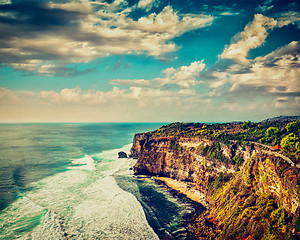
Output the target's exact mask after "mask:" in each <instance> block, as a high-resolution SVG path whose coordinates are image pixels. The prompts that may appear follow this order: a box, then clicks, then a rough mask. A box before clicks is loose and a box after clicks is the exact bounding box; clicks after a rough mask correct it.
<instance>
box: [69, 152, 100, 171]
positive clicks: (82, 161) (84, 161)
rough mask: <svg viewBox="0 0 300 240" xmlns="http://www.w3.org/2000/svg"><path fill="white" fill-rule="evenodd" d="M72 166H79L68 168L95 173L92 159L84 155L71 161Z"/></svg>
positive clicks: (94, 164)
mask: <svg viewBox="0 0 300 240" xmlns="http://www.w3.org/2000/svg"><path fill="white" fill-rule="evenodd" d="M72 163H73V164H78V165H81V166H76V167H68V168H69V169H81V170H90V171H96V163H95V161H94V159H93V158H92V157H90V156H89V155H87V154H85V155H84V157H83V158H79V159H75V160H72Z"/></svg>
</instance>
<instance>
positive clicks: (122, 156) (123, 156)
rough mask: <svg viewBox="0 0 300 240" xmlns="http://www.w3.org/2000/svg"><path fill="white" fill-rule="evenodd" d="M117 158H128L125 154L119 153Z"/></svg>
mask: <svg viewBox="0 0 300 240" xmlns="http://www.w3.org/2000/svg"><path fill="white" fill-rule="evenodd" d="M118 156H119V158H128V157H127V154H126V153H125V152H119V153H118Z"/></svg>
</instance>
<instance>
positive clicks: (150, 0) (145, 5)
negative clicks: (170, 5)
mask: <svg viewBox="0 0 300 240" xmlns="http://www.w3.org/2000/svg"><path fill="white" fill-rule="evenodd" d="M158 4H159V1H157V0H140V1H139V2H138V4H137V7H138V8H142V9H145V10H146V11H150V10H151V8H152V7H154V6H157V5H158Z"/></svg>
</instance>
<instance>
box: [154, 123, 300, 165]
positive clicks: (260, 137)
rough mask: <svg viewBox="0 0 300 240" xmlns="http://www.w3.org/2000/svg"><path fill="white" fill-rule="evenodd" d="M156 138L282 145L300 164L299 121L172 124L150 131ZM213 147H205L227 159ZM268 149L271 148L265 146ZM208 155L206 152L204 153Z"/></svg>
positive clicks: (213, 156) (287, 154) (213, 153)
mask: <svg viewBox="0 0 300 240" xmlns="http://www.w3.org/2000/svg"><path fill="white" fill-rule="evenodd" d="M151 134H152V135H153V137H170V136H175V137H194V138H206V139H210V140H213V141H218V142H221V143H224V144H226V145H227V146H229V145H231V144H232V143H233V142H234V141H235V142H237V143H238V144H240V145H243V146H250V145H251V144H250V142H257V143H261V144H265V145H268V146H270V147H271V146H275V145H277V144H278V145H282V148H283V153H284V155H286V156H287V157H289V158H291V160H293V161H295V162H296V163H300V144H299V139H300V121H299V120H298V121H295V122H258V123H253V122H250V121H247V122H244V123H216V124H205V123H180V122H177V123H171V124H168V125H166V126H162V127H161V128H160V129H158V130H157V131H153V132H151ZM212 148H214V149H206V150H205V151H207V152H209V154H210V156H208V157H212V158H215V157H216V156H218V155H219V157H220V158H221V160H224V161H228V160H226V159H225V158H223V157H222V156H221V155H220V153H219V152H218V147H217V146H212ZM266 150H268V149H266ZM205 155H206V154H205ZM233 164H237V165H241V159H235V160H234V162H233Z"/></svg>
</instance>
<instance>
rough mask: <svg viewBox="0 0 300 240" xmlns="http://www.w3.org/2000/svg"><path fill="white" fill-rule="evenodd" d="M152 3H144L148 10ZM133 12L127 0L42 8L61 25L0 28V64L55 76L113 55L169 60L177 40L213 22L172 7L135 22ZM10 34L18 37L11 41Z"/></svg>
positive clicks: (29, 24) (75, 2)
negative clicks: (69, 66)
mask: <svg viewBox="0 0 300 240" xmlns="http://www.w3.org/2000/svg"><path fill="white" fill-rule="evenodd" d="M146 3H147V4H146ZM152 3H153V1H151V2H150V1H149V2H140V4H144V5H145V4H146V5H145V6H148V5H149V4H152ZM31 4H33V3H31ZM144 5H143V6H144ZM62 10H63V11H64V12H62ZM133 10H134V8H130V7H128V4H127V2H126V1H125V0H123V1H121V0H116V1H114V2H112V3H111V4H108V3H106V2H102V1H100V2H92V1H87V0H86V1H70V2H68V3H52V4H48V5H43V11H44V12H49V14H50V16H51V17H53V18H58V19H59V21H60V22H61V25H53V26H52V25H50V26H49V27H45V28H43V29H42V30H41V29H40V28H35V27H33V26H34V25H32V23H31V22H28V23H26V22H24V23H23V25H26V24H28V28H29V29H30V28H32V29H30V31H29V30H28V29H27V30H26V31H25V30H24V28H19V27H18V26H17V25H10V24H9V21H7V22H6V25H5V24H4V25H5V26H4V25H1V27H0V31H1V28H2V27H3V29H2V30H3V39H2V40H0V46H3V47H0V54H1V55H2V58H1V61H2V63H4V64H6V65H8V66H11V67H13V68H16V69H18V70H20V71H27V72H36V73H38V74H44V75H51V74H55V73H56V71H57V69H60V68H62V67H65V66H66V65H67V64H72V63H81V62H89V61H92V60H95V59H97V58H101V57H105V56H109V55H111V54H146V55H148V56H153V57H154V58H157V59H166V54H168V53H170V52H174V51H176V50H177V46H176V45H175V43H174V42H172V41H171V40H172V39H173V38H175V37H177V36H180V35H182V34H184V33H186V32H188V31H192V30H195V29H199V28H203V27H206V26H208V25H210V24H211V23H212V21H213V20H214V18H213V17H212V16H208V15H202V14H180V13H178V12H176V11H174V10H173V8H172V7H171V6H166V7H164V8H163V10H162V11H161V12H159V13H150V14H147V15H146V16H142V17H140V18H139V19H137V20H134V19H132V18H131V17H130V16H129V13H130V12H131V11H133ZM19 11H22V10H19ZM22 14H28V13H22ZM51 14H53V15H51ZM55 14H56V15H57V16H56V15H55ZM28 19H30V17H28ZM41 21H42V19H41ZM46 21H47V19H46ZM57 21H58V20H57ZM47 24H49V21H48V22H47ZM7 29H11V31H7ZM11 32H14V34H17V37H13V38H12V37H11V36H10V35H9V34H11ZM28 32H31V34H29V33H28ZM6 35H7V36H6Z"/></svg>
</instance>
